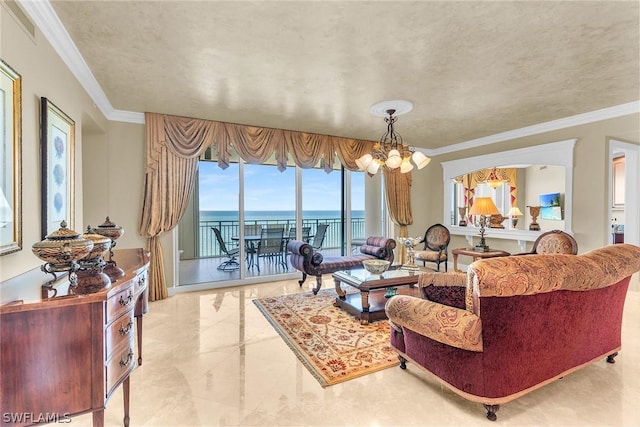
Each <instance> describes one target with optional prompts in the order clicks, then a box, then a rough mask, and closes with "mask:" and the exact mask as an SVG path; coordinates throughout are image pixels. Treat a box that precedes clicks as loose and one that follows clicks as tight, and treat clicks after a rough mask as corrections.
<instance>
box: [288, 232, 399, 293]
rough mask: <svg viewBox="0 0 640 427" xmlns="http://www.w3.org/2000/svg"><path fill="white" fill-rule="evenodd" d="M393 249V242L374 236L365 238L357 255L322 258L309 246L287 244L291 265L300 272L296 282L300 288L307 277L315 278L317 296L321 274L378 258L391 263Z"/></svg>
mask: <svg viewBox="0 0 640 427" xmlns="http://www.w3.org/2000/svg"><path fill="white" fill-rule="evenodd" d="M395 247H396V241H395V240H393V239H389V238H386V237H375V236H374V237H369V238H367V241H366V242H365V244H364V245H362V246H361V247H360V254H358V255H347V256H329V257H323V256H322V254H321V253H320V252H315V251H314V250H313V248H312V247H311V245H309V244H308V243H305V242H302V241H299V240H291V241H290V242H289V243H288V244H287V252H289V261H290V262H291V265H292V266H293V267H295V268H296V269H297V270H299V271H301V272H302V279H301V280H299V281H298V283H299V284H300V286H302V284H303V283H304V281H305V280H306V279H307V275H312V276H316V287H315V288H314V289H313V293H314V294H317V293H318V291H319V290H320V287H321V286H322V275H323V274H328V273H335V272H336V271H340V270H350V269H352V268H355V267H362V261H364V260H365V259H374V258H378V259H385V260H387V261H391V262H393V249H395Z"/></svg>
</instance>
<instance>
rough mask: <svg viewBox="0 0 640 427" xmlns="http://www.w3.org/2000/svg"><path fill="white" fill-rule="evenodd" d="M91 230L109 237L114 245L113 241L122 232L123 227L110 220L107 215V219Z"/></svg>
mask: <svg viewBox="0 0 640 427" xmlns="http://www.w3.org/2000/svg"><path fill="white" fill-rule="evenodd" d="M92 231H93V232H94V233H96V234H100V235H101V236H105V237H108V238H110V239H111V240H112V241H113V242H114V246H115V241H116V240H118V238H119V237H120V236H122V235H123V234H124V229H123V228H122V227H120V226H119V225H116V224H115V223H113V222H111V220H110V219H109V217H107V219H106V220H105V221H104V222H103V223H102V224H100V225H99V226H97V227H96V228H94V229H93V230H92Z"/></svg>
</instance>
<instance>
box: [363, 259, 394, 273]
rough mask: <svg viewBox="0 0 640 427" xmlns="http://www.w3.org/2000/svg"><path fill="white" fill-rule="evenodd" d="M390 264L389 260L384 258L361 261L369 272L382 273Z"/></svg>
mask: <svg viewBox="0 0 640 427" xmlns="http://www.w3.org/2000/svg"><path fill="white" fill-rule="evenodd" d="M390 265H391V261H387V260H384V259H365V260H364V261H362V266H363V267H364V268H365V270H367V271H368V272H369V273H371V274H382V273H384V272H385V271H387V269H388V268H389V266H390Z"/></svg>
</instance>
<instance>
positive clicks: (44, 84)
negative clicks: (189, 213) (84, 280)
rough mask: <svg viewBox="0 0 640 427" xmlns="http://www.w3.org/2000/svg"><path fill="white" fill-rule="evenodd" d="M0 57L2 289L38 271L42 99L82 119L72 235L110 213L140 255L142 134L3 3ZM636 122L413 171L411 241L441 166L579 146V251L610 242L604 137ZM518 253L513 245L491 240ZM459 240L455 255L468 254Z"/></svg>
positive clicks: (427, 216) (126, 243)
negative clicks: (18, 183)
mask: <svg viewBox="0 0 640 427" xmlns="http://www.w3.org/2000/svg"><path fill="white" fill-rule="evenodd" d="M0 22H1V24H2V25H1V29H0V57H2V59H3V60H5V61H6V62H7V63H8V64H9V65H11V66H12V67H13V68H14V69H15V70H16V71H18V72H19V73H20V74H21V75H22V78H23V96H22V99H23V250H22V251H19V252H17V253H13V254H9V255H6V256H2V257H0V281H4V280H6V279H9V278H12V277H14V276H16V275H18V274H21V273H23V272H26V271H28V270H32V269H34V268H38V267H39V266H40V265H41V262H40V260H39V259H38V258H36V257H35V256H34V255H33V254H32V253H31V245H33V243H35V242H37V241H39V240H40V161H39V100H40V97H41V96H46V97H47V98H49V99H50V100H51V101H52V102H54V103H55V104H56V105H57V106H58V107H60V108H61V109H62V110H63V111H65V112H66V113H67V114H68V115H69V116H70V117H72V118H73V119H74V120H75V121H76V188H75V189H76V204H75V207H76V223H75V224H74V228H75V229H76V231H82V230H83V229H84V227H86V225H89V224H90V225H98V224H99V223H101V222H103V221H104V218H105V216H106V215H109V216H110V217H111V219H112V220H113V221H115V222H116V223H118V224H119V225H121V226H123V227H124V229H125V235H124V236H123V237H122V239H121V240H119V241H118V246H119V247H143V246H145V239H143V238H141V237H140V236H138V233H137V230H138V223H139V218H140V212H141V205H142V195H143V182H144V167H145V161H144V157H145V152H144V126H142V125H133V124H127V123H118V122H108V121H107V120H106V119H105V118H104V117H103V116H102V114H101V113H100V112H99V110H98V109H97V108H95V107H94V105H93V102H92V101H91V99H90V98H89V97H88V95H87V94H86V93H85V91H84V90H83V89H82V87H81V86H80V85H79V83H78V82H77V81H76V79H75V78H74V76H73V75H72V74H71V72H70V71H69V70H68V69H67V67H66V66H65V65H64V64H63V62H62V60H61V59H60V58H59V57H58V55H57V54H56V53H55V51H54V50H53V49H52V47H51V46H50V45H49V44H48V42H47V41H46V40H45V39H44V38H43V36H42V34H41V33H39V32H38V31H37V30H36V33H35V36H34V37H31V36H30V35H29V34H28V32H27V31H25V30H24V29H23V28H22V27H21V25H20V24H19V22H18V21H17V20H16V19H15V18H14V17H13V15H12V14H11V12H9V10H8V9H7V8H6V6H5V4H4V3H2V6H0ZM639 129H640V115H637V114H636V115H631V116H625V117H621V118H615V119H609V120H604V121H601V122H597V123H591V124H587V125H583V126H577V127H573V128H568V129H563V130H559V131H554V132H548V133H545V134H540V135H534V136H531V137H526V138H520V139H516V140H512V141H506V142H503V143H498V144H493V145H489V146H485V147H480V148H476V149H470V150H465V151H464V152H457V153H451V154H446V155H441V156H437V157H435V158H434V159H433V161H432V162H431V163H430V164H429V165H428V166H427V167H426V168H425V169H423V170H420V171H417V170H416V171H415V172H414V173H413V178H414V179H413V187H412V196H413V216H414V225H413V226H411V227H410V228H409V235H410V236H416V235H422V234H423V233H424V231H425V230H426V228H427V227H428V226H429V225H431V224H434V223H437V222H442V221H443V218H442V212H443V206H442V203H443V202H442V200H443V183H442V167H441V165H440V163H441V162H443V161H448V160H454V159H460V158H464V157H470V156H476V155H482V154H487V153H493V152H496V151H503V150H509V149H515V148H523V147H528V146H533V145H538V144H544V143H549V142H555V141H561V140H566V139H571V138H577V139H578V142H577V144H576V148H575V152H574V154H575V156H574V159H575V168H574V201H573V211H574V218H573V231H574V233H575V237H576V239H577V241H578V244H579V246H580V251H581V252H583V251H585V250H588V249H592V248H595V247H598V246H602V245H604V244H606V243H608V238H609V234H608V233H609V218H608V213H607V200H608V199H607V197H608V195H607V192H606V189H607V185H608V184H607V157H608V146H607V142H606V141H607V138H609V137H611V138H616V139H620V140H624V141H628V142H633V143H639V142H640V136H639ZM173 240H174V239H173V234H172V233H167V234H166V235H165V236H164V237H163V239H162V243H163V246H164V256H165V265H166V269H165V273H166V275H167V282H168V285H169V286H173V272H174V258H173V252H172V251H173V250H174V249H175V248H176V247H177V244H176V243H175V242H174V241H173ZM488 243H489V244H490V245H491V246H493V247H501V248H504V249H505V250H508V251H510V252H517V250H518V248H517V245H516V244H515V243H507V242H506V241H503V240H500V241H493V242H492V241H491V239H489V242H488ZM466 245H467V243H466V240H465V239H464V238H462V237H457V236H456V237H454V238H453V239H452V243H451V247H460V246H466Z"/></svg>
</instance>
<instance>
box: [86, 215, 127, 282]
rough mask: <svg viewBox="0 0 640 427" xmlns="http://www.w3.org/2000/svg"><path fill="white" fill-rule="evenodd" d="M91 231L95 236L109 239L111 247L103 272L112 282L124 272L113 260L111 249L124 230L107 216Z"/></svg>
mask: <svg viewBox="0 0 640 427" xmlns="http://www.w3.org/2000/svg"><path fill="white" fill-rule="evenodd" d="M92 231H93V233H95V234H99V235H101V236H104V237H108V238H109V239H111V246H110V247H109V260H108V261H107V266H106V267H105V268H104V272H105V273H106V274H107V275H108V276H109V278H110V279H111V281H112V282H114V281H116V280H118V279H119V278H121V277H122V276H124V270H123V269H121V268H120V267H118V266H117V265H116V262H115V261H114V260H113V248H114V247H115V246H116V240H118V239H119V238H120V237H121V236H122V235H123V234H124V229H123V228H122V227H120V226H119V225H117V224H115V223H113V222H112V221H111V220H110V219H109V217H108V216H107V219H106V220H105V221H104V222H103V223H102V224H100V225H99V226H97V227H95V228H94V229H93V230H92Z"/></svg>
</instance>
